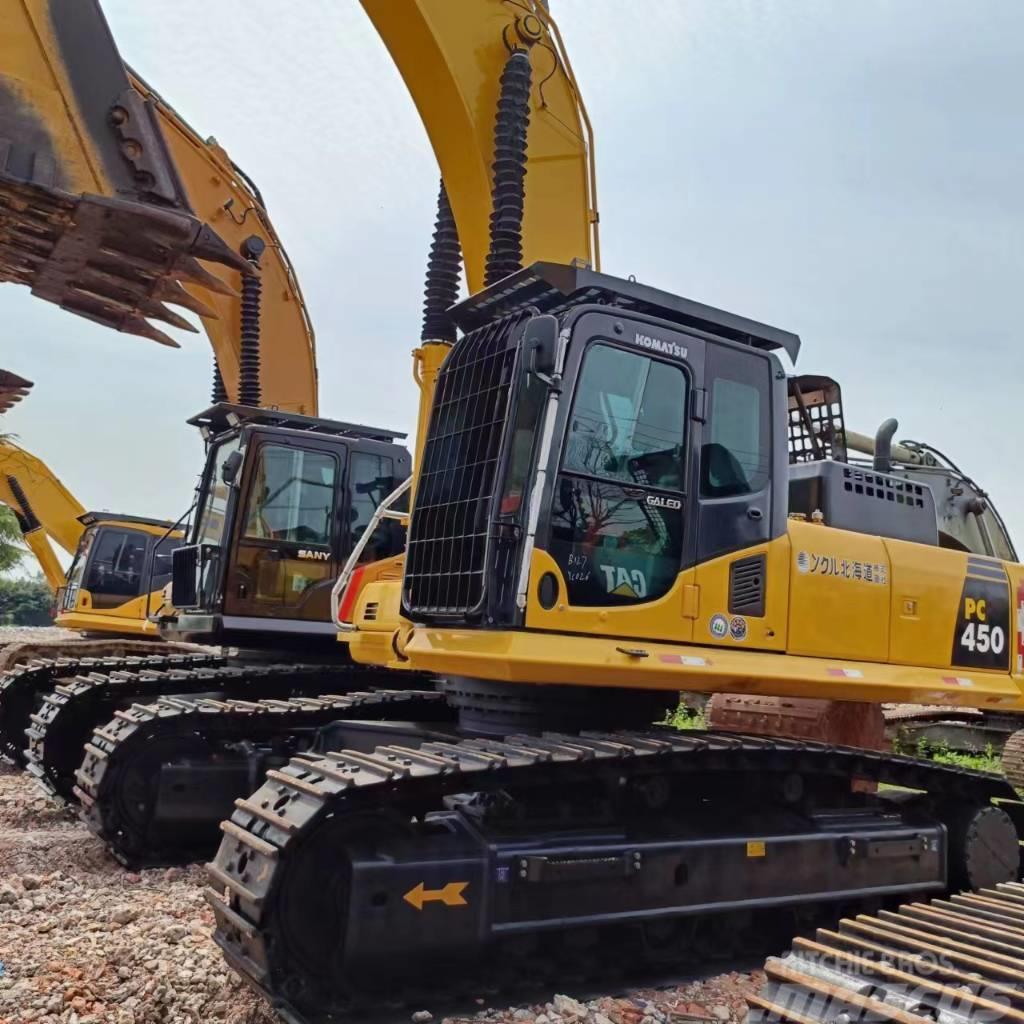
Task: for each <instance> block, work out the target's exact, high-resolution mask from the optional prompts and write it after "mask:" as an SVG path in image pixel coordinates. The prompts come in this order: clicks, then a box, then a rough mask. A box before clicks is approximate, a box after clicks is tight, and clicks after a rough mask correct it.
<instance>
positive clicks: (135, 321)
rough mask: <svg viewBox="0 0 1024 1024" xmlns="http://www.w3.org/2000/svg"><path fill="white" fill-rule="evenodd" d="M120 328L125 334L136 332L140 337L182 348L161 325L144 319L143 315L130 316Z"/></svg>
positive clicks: (170, 346) (169, 346)
mask: <svg viewBox="0 0 1024 1024" xmlns="http://www.w3.org/2000/svg"><path fill="white" fill-rule="evenodd" d="M120 330H121V331H122V332H123V333H124V334H135V335H137V336H138V337H140V338H149V339H150V340H151V341H155V342H156V343H157V344H159V345H166V346H167V347H168V348H181V345H179V344H178V342H176V341H175V340H174V339H173V338H172V337H171V336H170V335H169V334H164V332H163V331H161V330H160V328H159V327H154V326H153V325H152V324H151V323H148V322H147V321H145V320H143V319H142V317H129V318H127V319H125V321H124V322H123V323H122V325H121V327H120Z"/></svg>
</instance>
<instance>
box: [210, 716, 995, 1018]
mask: <svg viewBox="0 0 1024 1024" xmlns="http://www.w3.org/2000/svg"><path fill="white" fill-rule="evenodd" d="M795 773H798V774H799V775H800V776H802V777H806V778H808V779H813V780H816V782H817V784H818V785H821V786H823V787H824V786H826V785H829V784H831V782H834V783H835V784H836V785H837V786H841V785H845V786H846V787H847V789H848V788H849V780H850V779H851V778H863V779H868V780H873V781H877V782H887V783H892V784H895V785H899V786H904V787H908V788H913V789H918V790H928V791H929V793H930V794H932V799H935V800H939V801H943V800H945V801H950V802H953V803H958V804H963V805H967V804H972V805H974V806H986V805H988V803H989V801H990V800H992V799H1012V797H1013V794H1012V792H1011V791H1010V790H1009V788H1008V787H1007V786H1006V785H1005V783H1003V782H1002V781H1001V780H1000V779H998V778H995V777H993V776H986V775H981V774H978V773H969V772H965V771H963V770H961V769H956V768H952V767H947V766H936V765H932V764H926V763H923V762H919V761H915V760H913V759H910V758H902V757H885V756H881V755H877V754H873V753H871V752H865V751H859V750H853V749H850V748H832V747H826V746H823V745H820V744H813V743H797V742H792V741H773V740H770V739H767V738H759V737H740V736H726V735H719V734H714V733H704V734H700V735H697V734H690V735H687V734H680V733H675V732H670V731H661V730H659V731H657V732H652V733H645V734H628V735H627V734H618V733H615V734H605V735H598V734H584V735H581V736H561V735H549V736H545V737H544V738H538V737H526V736H519V737H511V738H507V739H505V740H504V741H497V740H493V741H490V740H466V741H463V742H459V743H426V744H424V745H422V746H421V747H419V748H418V749H410V748H406V747H401V746H392V747H388V746H383V747H379V748H377V749H376V751H375V752H374V753H373V754H372V755H365V754H358V753H355V752H352V751H342V752H331V753H328V754H325V755H322V756H315V755H307V756H300V757H295V758H293V759H292V760H291V762H290V763H289V764H288V765H287V766H286V767H284V768H282V769H281V770H275V771H270V772H268V775H267V780H266V782H265V783H264V785H263V786H262V787H261V788H260V789H259V790H258V791H257V792H256V793H255V794H254V795H253V796H251V797H250V798H249V799H247V800H242V801H239V802H238V803H237V805H236V810H235V813H234V814H233V815H232V817H231V820H230V821H229V822H227V823H225V824H224V826H222V827H223V828H224V831H225V837H224V839H223V840H222V842H221V846H220V849H219V851H218V853H217V857H216V859H215V860H214V861H213V863H211V864H210V866H209V873H210V878H211V885H212V886H213V888H214V889H215V891H216V895H214V894H211V897H210V902H211V905H212V906H213V908H214V912H215V915H216V919H217V931H216V936H215V937H216V940H217V942H218V944H219V945H220V946H221V948H222V949H223V951H224V954H225V956H226V957H227V959H228V961H229V963H230V964H231V965H232V966H233V967H234V968H235V969H236V970H237V971H238V972H239V973H240V974H242V976H243V977H244V978H245V979H246V980H247V981H249V983H250V984H252V985H253V986H255V987H257V988H258V989H260V990H261V991H262V992H264V994H265V995H266V996H267V997H268V999H270V1001H271V1002H272V1004H273V1005H274V1006H275V1008H276V1009H278V1011H279V1012H281V1013H282V1015H283V1016H284V1017H285V1018H286V1019H287V1020H289V1021H293V1022H304V1024H305V1022H317V1024H320V1022H327V1021H337V1020H345V1019H349V1018H351V1017H353V1015H357V1014H359V1013H362V1012H365V1010H366V1009H367V1008H368V1007H370V1006H374V1005H376V1006H378V1007H379V1005H380V1004H381V1000H382V999H384V1000H386V1001H387V1002H389V1003H390V1004H393V1005H405V1006H407V1005H411V1004H412V1003H419V1004H420V1005H423V1001H424V1000H430V1001H431V1002H432V1003H433V1004H434V1005H436V1003H437V1001H438V999H439V998H442V999H443V995H444V993H445V992H451V993H453V994H455V995H457V993H458V991H459V989H460V987H469V988H472V987H473V986H476V987H477V991H480V990H481V989H483V990H485V991H490V992H492V993H493V992H495V991H502V992H504V991H508V992H515V991H516V990H517V989H521V988H523V987H524V986H526V985H528V983H529V982H531V981H533V982H536V981H537V980H538V979H542V978H543V977H544V974H545V970H546V969H547V968H546V967H545V965H547V966H548V967H550V966H552V965H554V966H555V967H556V968H557V969H558V970H560V971H563V972H567V973H571V965H572V964H574V963H575V964H576V965H577V966H578V965H579V963H580V962H581V961H585V962H586V963H587V964H588V965H589V967H590V969H597V970H600V971H602V972H605V973H606V974H607V973H609V972H612V971H614V970H615V969H620V970H621V969H622V968H623V967H624V966H626V965H629V966H630V967H635V966H636V965H637V964H638V962H639V963H643V962H651V961H657V960H658V958H659V957H666V956H669V957H671V956H678V954H679V950H680V948H681V943H683V944H685V939H686V936H687V935H688V936H690V938H691V939H692V936H693V934H694V933H695V929H704V931H703V932H702V934H705V935H714V934H716V929H715V921H719V922H720V921H722V920H723V918H722V917H720V916H719V917H709V916H708V915H707V913H706V912H705V911H706V907H707V904H704V905H703V907H687V906H685V905H683V904H684V903H685V897H682V898H680V897H674V898H675V899H679V900H680V904H679V906H678V909H677V910H673V911H672V913H673V914H674V915H676V916H674V917H666V916H664V915H662V916H659V917H657V918H649V919H643V920H639V919H637V920H629V921H626V922H625V923H623V922H622V921H615V920H613V918H614V917H615V916H616V915H607V914H606V915H605V916H604V917H603V918H601V919H600V920H598V918H597V916H592V917H591V918H590V919H589V922H588V924H587V927H585V928H583V929H582V932H581V929H580V927H576V928H568V929H566V928H562V930H561V931H559V930H556V929H551V930H547V931H544V932H533V933H524V932H523V931H522V930H520V931H518V932H517V931H515V929H514V928H513V930H512V931H511V932H509V931H508V930H507V929H508V926H507V925H506V926H503V927H504V928H505V929H506V930H505V931H504V932H500V931H491V932H490V933H487V932H486V930H484V931H483V932H481V931H479V930H478V931H477V932H476V933H473V931H472V929H470V935H471V936H472V935H473V934H476V936H477V938H476V939H473V938H472V937H471V938H470V940H469V941H470V942H474V941H475V943H476V945H475V946H470V947H468V948H466V949H463V950H462V951H461V952H460V953H459V954H458V955H454V956H453V955H452V954H451V952H450V943H451V942H452V941H453V940H452V939H451V935H450V932H449V931H448V929H451V928H456V927H459V921H460V919H459V918H458V917H457V916H448V917H443V918H440V919H439V918H437V917H434V918H433V919H429V918H427V917H425V916H424V917H417V916H416V915H415V914H414V913H411V912H410V911H409V910H408V909H407V908H404V907H403V903H402V890H401V889H399V890H397V894H398V897H399V899H398V901H397V904H396V906H397V912H398V913H399V914H404V915H405V917H404V918H388V922H389V927H388V928H387V929H386V932H385V933H382V934H380V935H378V934H377V933H376V932H375V931H374V925H373V914H374V913H378V912H379V913H381V914H383V913H384V912H385V911H384V909H383V908H385V907H386V906H387V901H388V900H389V899H391V898H393V894H389V893H388V892H387V891H386V888H387V884H386V880H384V879H385V877H386V876H382V880H381V881H379V882H378V883H376V884H377V885H379V886H380V889H381V892H380V893H379V894H378V895H376V896H374V898H373V901H372V903H373V905H374V906H377V907H379V908H381V909H380V910H379V911H371V910H369V909H366V910H364V909H363V904H358V908H359V909H355V910H352V909H351V907H350V902H349V901H350V899H351V900H353V901H354V900H355V896H354V895H352V893H351V892H350V891H349V890H350V888H351V887H352V886H353V883H352V882H351V878H353V877H355V876H354V874H351V872H355V870H356V860H359V859H360V858H361V859H362V860H363V861H365V860H366V857H367V856H369V854H367V852H366V851H367V848H368V847H372V845H373V842H374V840H377V839H380V841H381V842H384V843H385V845H386V843H387V842H392V841H393V835H389V834H388V829H389V827H390V828H391V829H394V828H396V827H398V828H399V829H400V830H403V829H408V828H412V832H411V833H410V834H409V835H408V836H407V840H406V841H407V843H414V842H419V840H420V838H422V837H423V836H424V835H426V833H428V832H429V826H430V824H431V823H432V822H433V821H434V820H435V819H434V817H433V816H434V815H435V814H436V813H437V812H438V811H439V810H440V809H441V808H442V807H446V806H447V807H451V806H452V801H456V802H457V801H458V800H460V799H465V797H462V798H460V797H459V796H458V795H459V794H468V793H472V794H474V796H473V799H472V800H470V801H469V802H468V803H466V804H465V805H464V806H465V807H466V811H465V813H466V814H469V815H470V816H472V807H473V806H479V803H480V801H482V800H483V801H486V800H488V799H489V800H492V801H497V802H499V803H500V802H502V801H508V800H513V801H514V802H518V803H519V804H521V805H523V806H525V807H527V808H529V807H530V806H531V804H532V805H535V806H540V805H542V804H543V803H544V801H545V800H548V801H550V800H551V794H559V795H561V796H560V798H561V799H564V800H565V801H566V802H567V803H573V804H575V805H577V806H578V805H580V804H582V803H583V802H584V801H585V800H586V799H588V794H590V795H591V797H592V794H593V788H594V787H595V785H597V784H600V785H605V786H607V787H609V789H615V788H616V787H618V788H620V789H622V788H623V787H633V786H636V787H637V792H638V793H643V792H645V791H646V792H650V791H651V790H650V788H648V789H646V790H645V788H644V787H650V786H651V785H652V784H653V785H654V786H657V784H658V783H657V782H656V781H655V780H668V782H669V784H670V785H672V786H676V787H678V788H679V789H680V790H682V791H686V792H688V793H689V794H690V795H691V797H692V794H693V793H694V792H697V793H700V792H704V791H705V790H706V791H707V792H709V793H710V792H711V791H712V790H713V789H714V787H715V786H716V784H721V786H722V789H721V790H720V792H721V791H724V792H726V793H729V792H734V791H736V787H737V786H742V784H743V780H750V784H749V785H748V786H747V788H748V789H750V788H752V786H753V785H754V783H756V784H758V785H762V786H766V785H768V784H769V780H775V779H778V780H783V779H785V778H788V777H790V776H791V775H793V774H795ZM648 820H649V821H653V820H654V819H653V818H649V819H648ZM389 821H390V823H391V824H390V825H389V824H388V822H389ZM410 821H414V822H418V823H419V825H418V826H417V827H418V828H419V829H420V831H417V829H416V828H413V827H412V826H410V825H409V823H410ZM396 823H397V825H396ZM523 827H524V828H527V831H529V828H528V825H524V826H523ZM560 827H561V828H562V829H563V830H564V829H567V828H570V827H571V823H570V822H567V823H565V824H563V825H561V826H560ZM702 827H707V826H702ZM533 834H536V833H533ZM401 835H403V836H405V835H406V832H405V831H401ZM381 837H383V838H381ZM424 841H425V840H424ZM528 841H529V840H528V839H524V842H528ZM1014 842H1015V836H1014ZM420 848H421V847H420V846H417V847H416V849H417V850H419V849H420ZM747 855H748V856H750V853H749V852H748V854H747ZM410 857H412V858H413V859H415V856H414V855H413V854H410ZM540 859H541V860H546V859H547V858H540ZM528 861H529V858H524V859H523V860H521V861H519V862H518V863H519V864H521V865H522V870H523V871H524V872H527V871H528V870H530V869H529V868H528V867H527V864H528ZM515 863H517V862H516V861H513V864H515ZM590 863H591V864H592V865H593V866H594V867H596V868H597V869H598V870H605V869H606V868H607V864H608V862H607V861H605V862H603V864H601V865H598V864H597V862H596V861H591V862H590ZM558 864H562V865H565V870H569V871H571V870H573V867H574V866H576V867H578V866H579V861H578V860H576V861H571V860H570V861H564V860H563V861H558V862H557V863H556V864H555V865H554V870H555V871H556V872H557V871H559V870H562V868H559V867H558ZM347 865H349V866H347ZM492 870H493V869H492ZM628 870H629V867H628V866H627V871H628ZM721 870H722V873H726V874H728V871H729V869H727V868H725V867H723V868H722V869H721ZM791 874H792V872H791ZM456 877H460V876H456ZM524 878H525V876H524ZM499 881H500V876H499ZM726 882H727V883H728V879H727V880H726ZM463 884H465V883H463ZM575 884H577V885H578V884H580V883H579V882H576V883H575ZM676 884H678V879H677V883H676ZM472 885H476V886H477V889H478V891H483V890H484V889H486V885H487V880H486V876H482V877H481V879H480V881H479V882H477V883H472ZM941 885H942V883H941V882H934V883H931V887H932V888H940V887H941ZM737 886H742V880H737V881H735V882H733V883H732V888H733V889H735V888H736V887H737ZM421 891H422V887H421ZM443 891H444V890H442V892H443ZM470 891H473V890H472V888H471V889H470ZM487 891H488V892H491V894H492V897H493V893H494V890H493V888H492V889H488V890H487ZM547 891H548V893H549V895H548V897H547V898H548V899H549V900H550V899H555V898H557V896H558V893H559V892H560V891H561V890H559V889H558V888H557V886H555V887H552V888H549V889H548V890H547ZM918 891H920V886H919V887H918ZM415 892H416V890H412V891H410V892H408V893H405V896H404V901H405V902H406V903H408V902H410V897H413V898H415ZM551 893H554V895H550V894H551ZM452 895H453V896H454V897H456V898H455V903H458V898H457V897H458V894H457V893H453V894H452ZM740 895H741V894H739V893H733V894H730V895H727V896H726V897H724V898H723V899H721V900H720V901H719V903H718V904H716V907H717V908H719V909H723V910H728V909H735V907H737V906H739V905H740V904H742V902H743V901H742V900H741V899H740V898H739V897H740ZM878 895H881V894H878ZM434 898H437V897H436V894H435V897H434ZM830 898H837V894H835V892H834V891H833V890H829V891H828V892H827V893H824V894H823V893H821V892H817V893H810V892H807V893H805V894H803V896H801V895H800V894H799V893H797V894H795V895H793V896H792V897H791V898H787V899H786V900H784V901H783V902H782V903H776V904H775V905H774V906H773V908H772V911H771V917H770V920H771V921H775V922H777V921H778V920H779V919H780V913H783V912H781V911H780V909H779V907H780V906H782V905H784V904H788V905H789V906H790V907H793V906H796V907H799V906H800V904H801V901H803V902H804V903H805V904H806V903H816V904H817V905H818V907H819V909H820V907H821V906H822V905H823V904H825V903H826V902H827V901H828V900H829V899H830ZM730 899H731V900H732V902H731V903H730ZM477 902H479V900H478V901H477ZM747 902H749V901H747ZM472 903H473V901H472V900H471V901H469V904H472ZM469 904H467V906H468V905H469ZM352 906H353V907H354V906H357V905H356V904H354V903H353V904H352ZM491 910H493V907H492V908H491ZM350 912H351V914H352V915H353V916H351V917H350V916H349V915H350ZM460 913H462V914H465V915H469V914H470V911H469V910H468V909H465V908H464V909H462V910H461V911H460ZM473 913H474V914H480V913H482V912H481V911H480V910H479V909H477V908H476V907H474V909H473ZM595 915H596V908H595ZM617 916H618V917H620V918H621V917H622V915H621V914H620V915H617ZM429 920H433V921H434V922H435V927H431V928H427V922H428V921H429ZM481 920H486V919H484V918H481ZM725 920H728V919H725ZM349 921H356V922H358V926H359V927H362V926H363V925H364V924H365V927H366V928H367V929H369V931H368V932H367V931H365V930H364V931H363V932H361V936H362V937H361V938H360V939H357V940H354V942H353V947H354V948H352V949H350V948H348V945H347V938H348V935H347V932H346V928H347V927H348V925H347V924H346V922H349ZM394 921H400V922H401V924H400V925H399V926H396V927H390V925H391V924H393V922H394ZM445 922H447V924H446V923H445ZM488 923H489V922H488ZM569 923H570V924H571V923H572V922H569ZM379 927H384V926H383V924H382V925H380V926H379ZM765 927H766V922H765V920H764V919H763V918H761V917H759V909H758V908H757V907H751V906H749V905H748V906H747V907H745V908H744V909H743V910H742V911H740V921H739V923H730V925H729V928H731V929H732V930H733V937H734V938H735V937H737V936H738V937H739V938H740V940H741V941H743V940H745V939H748V938H750V937H751V936H756V935H757V934H758V933H759V932H761V933H763V932H764V930H765ZM424 928H427V930H426V931H424V930H423V929H424ZM718 934H720V931H719V932H718ZM790 934H792V933H790ZM384 935H387V936H390V938H387V939H386V940H385V938H384ZM366 936H369V939H370V940H372V939H373V938H374V937H376V938H377V940H378V946H377V949H378V950H379V958H378V959H377V960H374V959H373V957H372V956H371V954H370V953H368V952H367V951H366V950H365V948H364V947H365V944H366V942H367V938H366ZM503 936H504V937H503ZM581 936H582V937H581ZM624 939H625V941H623V940H624ZM444 944H449V950H448V951H446V953H443V954H439V953H438V952H437V950H438V946H439V945H444ZM705 945H706V947H707V949H706V951H707V950H710V949H713V948H714V942H713V941H710V940H708V941H707V942H706V943H705Z"/></svg>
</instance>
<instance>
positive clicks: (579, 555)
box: [527, 314, 704, 640]
mask: <svg viewBox="0 0 1024 1024" xmlns="http://www.w3.org/2000/svg"><path fill="white" fill-rule="evenodd" d="M590 316H591V315H589V314H588V317H587V318H583V319H581V321H580V323H579V324H578V325H577V327H576V329H575V333H576V334H583V333H584V331H585V329H586V327H587V326H588V319H589V318H590ZM594 319H595V320H596V319H597V317H594ZM601 319H602V320H603V319H604V318H603V317H602V318H601ZM599 322H600V321H599ZM609 326H611V325H609ZM634 326H635V328H636V329H635V330H634ZM595 333H597V334H598V336H597V337H593V338H592V340H590V341H589V342H588V344H587V345H586V347H585V349H584V351H583V352H582V354H581V357H580V364H579V368H578V371H577V372H576V374H575V376H576V385H575V389H574V391H575V393H574V395H573V399H572V406H571V408H570V410H569V411H568V418H567V420H566V424H565V434H564V445H563V450H562V457H561V464H560V466H559V472H558V475H557V477H556V478H555V481H554V487H553V495H552V505H551V513H550V521H549V535H548V541H547V545H546V552H547V555H549V556H550V557H551V559H553V561H554V563H555V564H556V565H557V567H558V569H559V570H560V573H559V575H560V577H561V582H560V586H559V590H561V589H562V587H564V598H563V597H561V596H560V597H559V600H558V602H557V603H556V602H551V603H550V604H549V606H548V607H545V606H544V602H543V601H540V602H538V601H536V600H535V601H533V602H532V603H531V605H530V607H529V614H528V617H527V623H528V625H530V626H531V627H534V628H551V629H560V630H570V631H576V632H601V633H610V634H614V635H618V636H643V637H647V638H651V639H673V640H684V639H688V638H689V632H690V629H691V627H692V623H691V622H690V620H689V619H688V617H687V608H686V607H685V601H684V593H683V591H684V584H683V582H682V578H681V572H682V569H683V566H684V565H685V564H686V561H687V559H688V558H689V532H690V530H691V529H692V527H691V524H690V523H689V522H688V518H689V517H688V512H687V507H688V500H687V495H688V493H689V491H690V480H689V479H688V477H689V475H690V467H691V463H692V459H691V456H690V451H689V447H690V444H691V433H692V431H691V422H692V418H691V407H692V403H693V400H694V399H693V391H694V387H693V382H694V380H699V379H700V365H699V364H700V362H701V360H702V358H703V348H704V343H703V341H701V340H700V339H697V338H692V337H690V336H688V335H682V334H679V333H677V332H673V331H669V330H666V329H663V328H660V327H659V328H654V327H646V326H645V325H642V324H639V323H638V324H636V325H632V324H631V325H629V326H628V329H627V330H625V331H623V329H622V325H621V324H620V325H619V328H618V332H616V331H614V330H610V331H608V334H607V335H606V336H605V337H607V340H605V337H601V335H603V334H604V332H603V331H598V332H595ZM617 334H618V335H620V336H621V338H620V337H619V336H617ZM634 335H635V336H636V339H637V341H636V342H635V343H634V344H630V343H629V342H628V341H625V340H623V339H624V338H626V337H628V338H630V339H632V338H633V337H634ZM570 375H572V368H570ZM565 598H567V600H565Z"/></svg>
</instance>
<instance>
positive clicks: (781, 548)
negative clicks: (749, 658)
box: [683, 536, 791, 651]
mask: <svg viewBox="0 0 1024 1024" xmlns="http://www.w3.org/2000/svg"><path fill="white" fill-rule="evenodd" d="M790 550H791V545H790V541H789V538H788V537H785V536H783V537H779V538H778V539H777V540H774V541H772V542H770V543H768V544H759V545H757V546H756V547H753V548H748V549H746V550H745V551H744V552H743V557H744V558H747V557H751V556H755V555H760V554H764V555H765V556H766V559H767V593H766V595H765V614H764V615H763V616H759V617H756V618H755V617H753V616H750V615H747V616H744V620H745V622H746V628H747V633H746V637H745V639H744V640H743V643H744V644H745V645H746V646H747V647H754V648H758V649H760V650H765V651H781V650H785V647H786V634H787V616H788V611H789V571H788V566H789V558H790ZM735 559H736V556H735V555H726V556H724V557H722V558H715V559H713V560H712V561H710V562H705V563H704V564H703V565H699V566H697V569H696V570H695V575H696V580H697V586H698V592H699V596H700V614H699V615H698V617H697V622H696V624H695V627H694V634H693V638H694V640H695V641H696V642H697V643H700V644H712V645H714V646H716V647H717V646H722V647H732V646H734V645H735V644H736V643H737V641H736V640H735V639H733V637H732V635H731V634H729V635H727V636H724V637H717V636H716V635H715V633H714V631H713V630H712V628H711V626H712V621H713V620H714V619H715V618H716V617H717V618H723V617H724V618H729V619H730V620H731V619H732V616H730V615H729V613H728V609H729V565H730V563H732V562H733V561H735ZM683 575H684V576H685V575H686V574H685V573H684V574H683Z"/></svg>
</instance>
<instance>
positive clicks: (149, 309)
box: [139, 299, 199, 334]
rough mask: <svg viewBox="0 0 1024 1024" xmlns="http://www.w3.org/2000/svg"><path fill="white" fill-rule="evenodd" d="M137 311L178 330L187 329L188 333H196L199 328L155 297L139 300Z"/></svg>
mask: <svg viewBox="0 0 1024 1024" xmlns="http://www.w3.org/2000/svg"><path fill="white" fill-rule="evenodd" d="M139 312H140V313H141V314H142V315H143V316H145V317H150V318H152V319H154V320H162V321H163V322H164V323H165V324H170V325H171V326H172V327H177V328H178V329H179V330H182V331H188V332H189V334H198V333H199V328H198V327H196V326H195V325H194V324H192V323H190V322H189V321H188V320H186V319H185V318H184V317H183V316H182V315H181V314H180V313H175V312H174V310H173V309H168V308H167V306H165V305H164V304H163V303H162V302H157V301H156V300H155V299H142V300H141V301H140V302H139Z"/></svg>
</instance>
